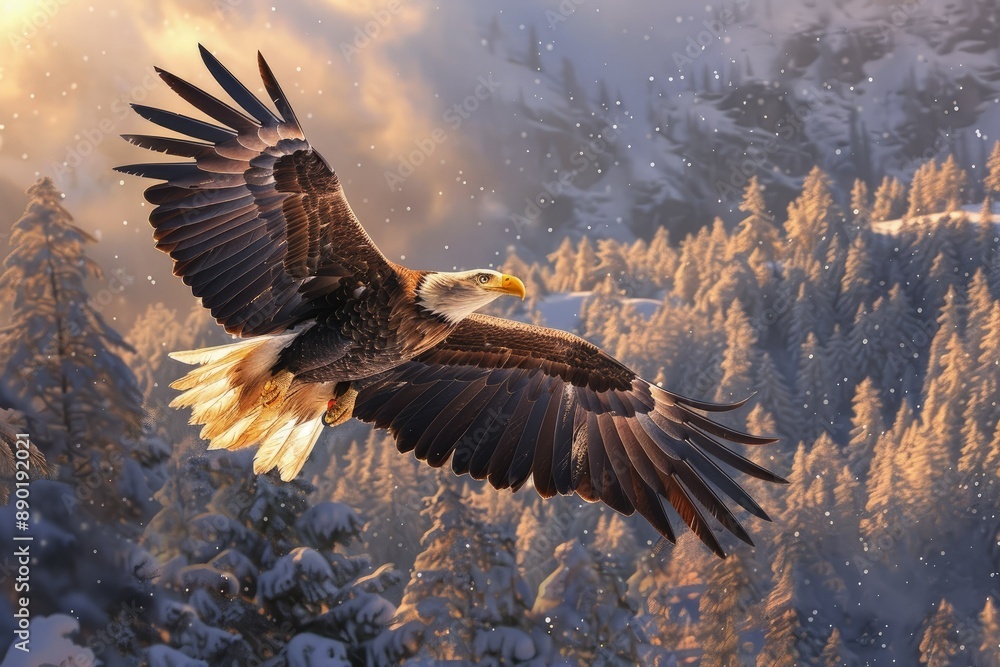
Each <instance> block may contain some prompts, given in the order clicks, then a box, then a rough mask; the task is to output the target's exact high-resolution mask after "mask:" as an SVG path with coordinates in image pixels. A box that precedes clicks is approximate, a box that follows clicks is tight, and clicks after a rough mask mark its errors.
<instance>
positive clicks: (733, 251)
mask: <svg viewBox="0 0 1000 667" xmlns="http://www.w3.org/2000/svg"><path fill="white" fill-rule="evenodd" d="M740 210H741V211H743V212H745V213H747V214H748V215H747V217H746V218H744V219H743V221H742V222H740V224H739V227H738V228H737V230H736V233H735V234H734V235H733V238H732V243H731V244H730V248H729V255H730V256H735V255H742V256H744V257H749V256H750V254H751V253H752V252H753V251H754V250H760V251H761V253H762V259H763V261H765V262H772V261H774V257H775V253H776V252H777V250H778V248H779V243H780V240H779V238H778V230H777V228H776V227H775V226H774V222H773V220H774V216H772V215H771V214H770V213H768V210H767V204H766V203H765V202H764V194H763V189H762V188H761V185H760V181H759V180H758V178H757V175H756V174H754V175H753V176H751V177H750V182H749V183H747V186H746V188H745V189H744V190H743V201H742V202H741V203H740Z"/></svg>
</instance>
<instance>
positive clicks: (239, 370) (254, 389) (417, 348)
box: [118, 47, 784, 557]
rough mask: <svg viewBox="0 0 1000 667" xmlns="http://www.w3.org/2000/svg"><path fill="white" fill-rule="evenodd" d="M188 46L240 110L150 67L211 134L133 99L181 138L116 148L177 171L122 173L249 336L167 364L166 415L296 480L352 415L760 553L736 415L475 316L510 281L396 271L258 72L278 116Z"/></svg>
mask: <svg viewBox="0 0 1000 667" xmlns="http://www.w3.org/2000/svg"><path fill="white" fill-rule="evenodd" d="M199 48H200V49H201V55H202V60H203V61H204V63H205V65H206V67H207V68H208V70H209V71H210V72H211V74H212V76H213V77H214V79H215V80H216V81H217V82H218V84H219V85H220V86H221V88H222V89H223V91H224V92H225V93H226V94H227V95H228V96H229V98H231V100H232V102H233V103H234V104H235V106H232V105H230V104H229V103H227V102H224V101H222V100H220V99H219V98H217V97H216V96H214V95H212V94H210V93H208V92H205V91H203V90H201V89H200V88H197V87H195V86H193V85H192V84H190V83H188V82H186V81H184V80H183V79H180V78H178V77H176V76H174V75H173V74H170V73H169V72H165V71H163V70H159V69H158V70H157V71H158V72H159V74H160V76H161V77H162V78H163V80H164V81H165V82H166V83H167V84H168V85H169V86H170V87H171V88H172V89H173V90H174V91H175V92H176V93H177V94H178V95H180V96H181V97H182V98H183V99H184V100H186V101H187V102H189V103H190V104H192V105H193V106H194V107H195V108H197V109H199V110H200V111H201V112H203V113H204V114H205V115H207V116H208V117H210V118H212V119H213V120H214V122H206V121H202V120H198V119H195V118H192V117H189V116H185V115H181V114H177V113H172V112H168V111H163V110H161V109H156V108H152V107H148V106H143V105H133V108H134V109H135V111H136V112H137V113H138V114H139V115H140V116H142V117H143V118H145V119H147V120H149V121H151V122H153V123H155V124H157V125H160V126H161V127H164V128H166V129H168V130H170V131H172V132H174V133H176V134H178V135H180V136H177V137H164V136H153V135H139V134H131V135H125V138H126V139H127V140H128V141H129V142H131V143H133V144H135V145H137V146H140V147H143V148H147V149H150V150H154V151H159V152H163V153H167V154H169V155H173V156H177V157H181V158H184V161H181V162H167V163H162V162H160V163H146V164H134V165H128V166H124V167H119V168H118V169H119V170H120V171H122V172H125V173H129V174H134V175H137V176H143V177H147V178H151V179H155V180H158V181H160V182H159V183H157V184H155V185H153V186H151V187H150V188H148V189H147V190H146V191H145V193H144V195H145V197H146V199H147V201H149V202H150V203H152V204H154V205H155V208H154V209H153V211H152V212H151V214H150V216H149V219H150V224H151V225H152V227H153V238H154V240H155V242H156V247H157V248H159V249H160V250H162V251H163V252H165V253H166V254H168V255H169V256H170V258H171V259H172V261H173V271H174V274H175V275H177V276H179V277H180V278H181V279H182V280H183V281H184V282H185V284H187V285H188V286H189V287H190V288H191V291H192V293H193V294H194V296H196V297H198V298H200V299H201V303H202V305H203V306H204V307H206V308H208V309H209V310H210V311H211V313H212V315H213V317H215V319H216V320H217V321H218V322H219V323H220V324H221V325H223V326H224V327H225V329H226V330H227V331H228V332H230V333H231V334H234V335H236V336H238V337H239V338H241V340H239V341H237V342H234V343H232V344H230V345H224V346H219V347H212V348H205V349H201V350H191V351H187V352H176V353H174V354H173V355H172V356H174V358H176V359H179V360H180V361H182V362H185V363H188V364H192V365H194V366H195V368H194V369H193V370H191V371H190V372H189V373H188V374H187V375H185V376H184V377H183V378H181V379H179V380H178V381H176V382H175V383H174V384H173V385H171V386H173V387H174V388H176V389H179V390H180V391H181V393H180V395H179V396H178V397H177V398H176V399H175V400H174V401H173V403H172V404H171V405H173V406H175V407H189V408H191V422H192V423H193V424H201V425H203V428H202V431H201V436H202V437H203V438H204V439H206V440H208V441H209V442H210V444H209V448H210V449H238V448H241V447H249V446H257V447H258V449H257V453H256V455H255V457H254V472H255V473H258V474H260V473H264V472H267V471H269V470H271V469H273V468H277V469H278V471H279V473H280V475H281V478H282V479H283V480H286V481H287V480H290V479H293V478H294V477H295V476H296V475H298V474H299V472H300V471H301V469H302V466H303V465H304V463H305V461H306V460H307V459H308V457H309V454H310V452H311V451H312V448H313V446H314V445H315V443H316V441H317V439H318V438H319V435H320V433H321V432H322V430H323V428H324V425H331V426H335V425H337V424H340V423H343V422H344V421H346V420H348V419H350V418H355V419H359V420H361V421H364V422H368V423H370V424H373V425H374V426H375V427H376V428H382V429H387V430H388V431H389V433H390V434H391V436H392V437H393V439H394V440H395V442H396V446H397V448H398V449H399V450H400V451H401V452H413V454H414V456H416V457H417V458H418V459H420V460H423V461H426V462H427V463H428V464H429V465H432V466H443V465H445V464H448V463H449V462H450V465H451V467H452V470H453V471H454V472H455V473H457V474H469V475H471V476H472V477H474V478H476V479H485V480H487V481H489V483H490V484H491V485H493V486H494V487H496V488H498V489H503V488H511V489H513V490H517V489H519V488H521V487H523V486H525V485H528V484H530V486H533V487H534V488H535V490H536V491H537V492H538V493H539V494H540V495H541V496H543V497H549V496H552V495H555V494H557V493H558V494H573V493H575V494H577V495H579V496H580V497H581V498H583V499H585V500H587V501H591V502H598V501H600V502H603V503H605V504H607V505H608V506H610V507H612V508H613V509H615V510H617V511H619V512H621V513H623V514H626V515H629V514H633V513H636V512H638V513H639V514H641V515H642V516H643V517H644V518H645V519H646V520H648V521H649V522H650V524H651V525H652V526H653V527H654V528H655V529H656V530H657V531H658V532H659V533H660V534H661V535H662V536H663V537H665V538H666V539H668V540H670V541H674V539H675V532H674V521H676V519H677V518H679V519H680V520H681V521H682V522H683V523H684V524H686V525H687V526H688V527H689V528H690V529H691V530H692V531H693V532H694V533H695V534H696V535H697V536H698V537H699V538H700V539H701V540H702V541H703V542H704V543H705V544H706V546H708V548H710V549H711V550H712V551H714V552H715V553H716V554H718V555H720V556H723V557H724V556H725V551H724V549H723V547H722V544H721V543H720V541H719V536H718V535H717V532H721V531H722V530H725V531H728V532H729V533H731V534H732V535H734V536H736V537H737V538H739V539H740V540H743V541H744V542H747V543H749V544H752V541H751V539H750V536H749V534H748V533H747V531H746V530H745V528H744V527H743V525H742V524H741V522H740V520H739V519H738V518H737V516H736V514H735V513H734V511H733V509H731V508H730V506H729V504H728V503H729V502H733V503H735V504H736V505H738V506H739V507H740V508H742V510H744V511H746V512H748V513H749V514H753V515H754V516H757V517H759V518H762V519H765V520H768V516H767V513H766V512H765V511H764V510H763V509H762V508H761V507H760V506H759V505H758V504H757V503H756V501H754V499H753V498H752V497H751V496H750V495H749V494H748V493H747V492H746V491H745V490H744V489H743V488H742V487H741V486H740V485H739V484H738V483H737V482H736V481H735V480H734V478H733V476H732V474H733V473H734V472H735V473H743V474H746V475H750V476H752V477H756V478H759V479H764V480H768V481H772V482H779V483H783V482H784V480H783V479H781V477H779V476H777V475H775V474H774V473H772V472H770V471H768V470H765V469H764V468H762V467H760V466H758V465H756V464H755V463H753V462H751V461H750V460H748V459H746V458H745V457H743V456H742V455H741V454H739V453H737V452H736V451H734V450H733V449H731V448H730V446H729V445H727V444H725V443H726V442H727V441H728V442H730V443H737V444H742V445H749V446H758V445H766V444H768V443H771V442H774V440H775V439H774V438H768V437H763V436H757V435H751V434H748V433H742V432H740V431H736V430H733V429H731V428H728V427H726V426H723V425H721V424H719V423H718V422H716V421H715V420H714V419H713V418H711V415H712V413H717V412H724V411H728V410H734V409H736V408H739V407H741V406H742V405H743V404H744V403H745V401H743V402H739V403H734V404H717V403H710V402H704V401H699V400H696V399H692V398H687V397H684V396H680V395H678V394H675V393H672V392H670V391H669V390H667V389H664V388H662V387H659V386H657V385H655V384H652V383H650V382H648V381H647V380H645V379H643V378H641V377H640V376H639V375H637V374H636V373H635V372H634V371H632V370H631V369H630V368H628V367H627V366H625V365H624V364H622V363H620V362H619V361H617V360H616V359H614V358H612V357H611V356H610V355H608V354H606V353H605V352H603V351H602V350H601V349H599V348H598V347H597V346H595V345H593V344H591V343H589V342H587V341H585V340H583V339H582V338H579V337H578V336H575V335H573V334H570V333H567V332H565V331H558V330H554V329H547V328H544V327H539V326H534V325H529V324H524V323H520V322H515V321H511V320H506V319H502V318H496V317H489V316H487V315H483V314H480V313H477V312H476V311H477V310H479V309H480V308H482V307H483V306H485V305H487V304H488V303H490V302H491V301H493V300H494V299H496V298H499V297H501V296H519V297H520V298H522V299H523V298H524V296H525V289H524V284H523V283H522V282H521V281H520V280H519V279H517V278H516V277H514V276H510V275H506V274H502V273H499V272H497V271H493V270H489V269H475V270H471V271H459V272H440V271H414V270H411V269H408V268H406V267H404V266H401V265H399V264H396V263H394V262H391V261H389V260H388V259H387V258H386V257H385V256H384V255H383V254H382V253H381V252H380V251H379V249H378V248H377V247H376V246H375V244H374V243H373V242H372V240H371V238H370V237H369V236H368V234H367V233H366V232H365V230H364V228H363V227H362V226H361V224H360V222H359V221H358V219H357V217H356V216H355V215H354V212H353V211H352V210H351V207H350V205H349V204H348V202H347V199H346V197H345V196H344V192H343V188H342V187H341V184H340V180H339V178H338V177H337V174H336V172H335V171H334V170H333V169H332V168H331V167H330V165H329V164H328V163H327V161H326V160H325V159H323V157H322V156H320V154H319V153H318V152H317V151H316V150H315V149H314V148H313V147H312V145H311V144H310V143H309V142H308V141H307V140H306V138H305V134H304V132H303V131H302V127H301V125H300V123H299V121H298V119H297V118H296V116H295V112H294V111H293V110H292V108H291V106H290V104H289V103H288V100H287V98H286V96H285V94H284V93H283V92H282V90H281V88H280V86H279V85H278V83H277V81H276V79H275V78H274V75H273V74H272V72H271V70H270V68H269V67H268V66H267V63H266V62H264V60H263V58H262V57H260V55H259V54H258V65H259V69H260V74H261V79H262V81H263V85H264V89H265V90H266V91H267V93H268V96H269V97H270V100H271V102H272V103H273V109H272V108H271V107H269V106H268V105H266V104H265V103H264V102H263V101H261V100H260V99H258V97H257V96H256V95H254V94H253V93H252V92H250V90H249V89H247V88H246V86H244V85H243V84H242V83H241V82H240V81H239V80H238V79H237V78H236V77H235V76H233V74H232V73H230V72H229V71H228V70H227V69H226V68H225V67H224V66H223V65H222V64H221V63H220V62H219V61H218V60H217V59H216V58H215V57H214V56H213V55H212V54H211V53H209V52H208V51H207V50H206V49H205V48H204V47H199ZM710 517H711V518H710ZM713 520H714V521H713Z"/></svg>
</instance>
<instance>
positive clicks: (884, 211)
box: [872, 176, 903, 221]
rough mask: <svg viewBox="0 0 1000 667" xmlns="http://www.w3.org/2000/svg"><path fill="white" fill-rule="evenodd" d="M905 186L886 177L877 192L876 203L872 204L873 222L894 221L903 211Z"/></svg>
mask: <svg viewBox="0 0 1000 667" xmlns="http://www.w3.org/2000/svg"><path fill="white" fill-rule="evenodd" d="M902 193H903V186H902V184H901V183H900V182H899V181H898V180H897V179H895V178H890V177H889V176H885V177H884V178H883V179H882V183H881V184H880V185H879V186H878V189H877V190H876V191H875V202H874V203H873V204H872V220H875V221H882V220H894V219H895V218H898V217H899V216H900V215H901V213H902V211H901V208H902V205H903V201H902V199H903V198H902Z"/></svg>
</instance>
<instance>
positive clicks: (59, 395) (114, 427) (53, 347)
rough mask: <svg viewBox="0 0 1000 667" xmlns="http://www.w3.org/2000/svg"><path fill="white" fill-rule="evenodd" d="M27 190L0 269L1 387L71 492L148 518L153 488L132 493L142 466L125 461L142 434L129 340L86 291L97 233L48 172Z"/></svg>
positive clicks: (94, 270)
mask: <svg viewBox="0 0 1000 667" xmlns="http://www.w3.org/2000/svg"><path fill="white" fill-rule="evenodd" d="M27 193H28V196H29V197H30V198H31V199H30V201H29V202H28V205H27V208H26V209H25V212H24V215H22V216H21V218H20V219H19V220H18V221H17V222H15V223H14V227H13V232H12V234H11V238H10V245H11V246H12V251H11V253H10V255H8V256H7V258H6V259H5V260H4V262H3V268H4V271H3V274H2V275H0V294H2V295H3V296H2V298H3V299H4V300H5V301H8V302H9V303H12V307H11V311H10V312H11V319H10V322H9V323H8V324H7V325H6V326H5V327H4V328H3V330H2V331H0V350H2V352H0V355H2V356H0V366H2V367H3V373H2V376H0V377H2V378H3V380H2V381H3V383H4V384H5V385H6V394H7V396H8V398H9V399H10V400H11V401H12V402H13V403H14V404H13V405H12V406H11V407H15V408H17V409H19V410H21V411H22V412H23V413H24V414H25V418H26V422H27V423H26V424H25V425H26V427H27V428H28V430H29V432H30V433H32V435H33V437H34V438H35V442H36V444H37V445H38V446H39V448H40V449H41V450H42V452H43V453H44V454H45V456H46V458H47V459H48V460H49V461H50V462H51V463H55V464H60V468H59V479H60V480H61V481H63V482H65V483H67V484H69V485H71V486H72V487H74V489H76V491H77V493H76V495H75V498H76V500H79V501H81V502H83V503H84V504H85V505H87V506H89V507H91V508H94V510H95V512H96V513H97V514H99V515H103V516H106V517H108V518H109V519H113V520H119V519H126V520H142V519H145V518H148V512H149V510H150V509H151V508H150V507H149V505H148V502H147V500H148V496H149V495H150V494H148V493H147V494H146V497H139V498H137V497H134V496H133V494H132V493H131V491H132V490H133V489H136V490H138V489H140V488H141V482H140V481H139V480H133V479H130V478H131V477H132V476H133V475H135V474H136V473H137V472H141V471H136V470H134V469H133V467H132V466H130V465H129V464H128V459H129V458H130V456H129V449H130V448H134V447H135V440H136V439H137V438H139V437H140V435H141V427H140V424H141V421H142V394H141V392H140V391H139V387H138V385H137V383H136V379H135V375H134V374H133V373H132V371H131V370H130V369H129V368H128V366H126V365H125V363H124V361H123V360H122V358H121V356H120V355H121V354H122V353H124V352H128V351H130V348H129V346H128V344H126V343H125V341H124V340H123V339H122V337H121V335H119V334H118V332H117V331H115V330H114V329H112V328H111V327H110V326H108V324H107V323H106V322H105V321H104V318H103V317H102V316H101V313H100V308H98V307H95V304H94V302H93V301H92V300H91V298H90V294H89V292H88V291H87V286H86V282H87V280H88V279H90V278H101V277H102V272H101V270H100V268H99V267H98V266H97V264H95V263H94V261H93V260H91V259H90V258H89V257H87V255H86V253H85V251H84V247H85V246H86V245H87V244H88V243H92V242H94V239H93V238H92V237H91V236H90V235H89V234H87V233H86V232H84V231H83V230H82V229H80V228H79V227H77V226H76V225H74V224H73V218H72V216H70V214H69V212H68V211H66V209H65V208H63V206H62V203H61V201H62V194H61V193H60V192H59V191H58V190H57V189H56V187H55V186H54V185H53V183H52V181H51V180H50V179H48V178H42V179H40V180H39V181H38V182H37V183H35V184H34V185H33V186H31V187H30V188H29V189H28V191H27ZM129 281H130V278H129V277H128V276H116V277H113V278H110V279H109V285H113V286H114V287H115V288H116V289H124V288H125V287H127V283H128V282H129ZM123 495H124V496H126V498H127V500H126V502H122V496H123Z"/></svg>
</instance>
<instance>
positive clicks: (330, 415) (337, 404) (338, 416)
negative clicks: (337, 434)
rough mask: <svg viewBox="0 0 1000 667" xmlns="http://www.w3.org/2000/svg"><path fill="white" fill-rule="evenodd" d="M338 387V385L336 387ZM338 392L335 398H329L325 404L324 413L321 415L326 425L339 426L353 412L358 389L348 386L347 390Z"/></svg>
mask: <svg viewBox="0 0 1000 667" xmlns="http://www.w3.org/2000/svg"><path fill="white" fill-rule="evenodd" d="M338 389H339V387H338ZM335 393H337V394H338V396H337V398H331V399H330V400H329V401H328V402H327V404H326V414H324V415H323V423H324V424H326V425H327V426H339V425H340V424H343V423H344V422H346V421H347V420H348V419H350V418H351V417H352V416H353V414H354V401H355V399H357V397H358V390H357V389H355V388H353V387H350V388H348V389H347V391H344V392H343V393H341V392H340V391H337V392H335Z"/></svg>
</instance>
